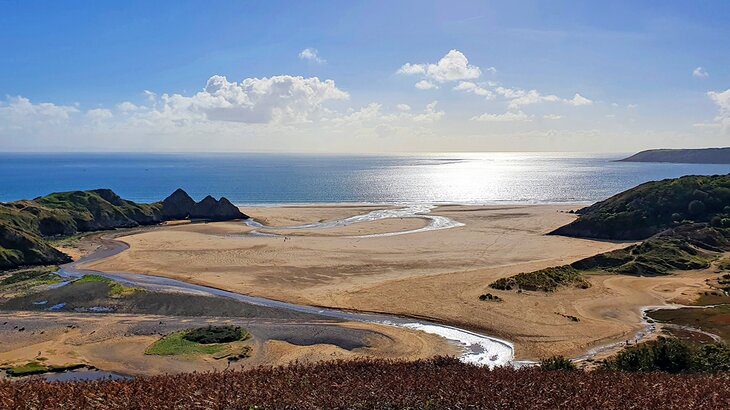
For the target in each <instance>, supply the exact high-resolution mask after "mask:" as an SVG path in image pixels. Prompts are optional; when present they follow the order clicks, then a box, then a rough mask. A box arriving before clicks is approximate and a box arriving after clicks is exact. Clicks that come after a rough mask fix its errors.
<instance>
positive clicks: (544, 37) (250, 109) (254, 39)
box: [0, 1, 730, 152]
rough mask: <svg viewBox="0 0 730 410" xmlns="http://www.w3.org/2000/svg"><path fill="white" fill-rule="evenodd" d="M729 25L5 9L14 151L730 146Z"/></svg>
mask: <svg viewBox="0 0 730 410" xmlns="http://www.w3.org/2000/svg"><path fill="white" fill-rule="evenodd" d="M637 3H640V4H637ZM728 21H730V3H728V2H725V1H716V2H701V3H699V2H689V1H687V2H667V1H661V2H660V1H657V2H577V1H571V2H560V1H541V2H538V1H509V2H507V1H505V2H425V1H418V2H415V1H414V2H405V1H403V2H386V1H383V2H376V1H368V2H341V1H337V2H324V1H322V2H273V1H269V2H179V1H178V2H132V1H130V2H119V3H112V2H53V1H49V2H39V1H0V49H2V53H0V142H1V143H2V145H3V148H1V149H3V150H9V151H49V150H50V151H54V150H60V151H75V150H91V151H99V150H112V151H146V150H150V151H167V150H172V151H201V150H203V151H227V150H230V151H298V152H302V151H317V152H404V151H405V152H408V151H490V150H500V151H502V150H508V151H509V150H517V151H524V150H530V151H532V150H537V151H563V150H569V151H576V150H577V151H612V152H616V151H632V150H636V149H643V148H653V147H660V146H661V147H685V146H687V147H689V146H693V147H700V146H717V145H730V144H728V141H730V92H728V91H727V90H728V89H730V41H728V39H730V25H729V24H728V23H727V22H728ZM305 49H310V52H309V53H304V54H302V52H303V50H305ZM315 50H316V54H315ZM451 50H454V52H455V53H450V52H451ZM456 53H458V54H456ZM307 57H308V58H307ZM442 59H445V60H443V61H442ZM439 61H442V64H441V65H439ZM464 61H466V62H465V63H464ZM407 63H409V64H412V65H414V66H417V68H415V69H414V72H412V73H410V74H408V73H407V72H406V71H407V70H402V69H401V68H402V67H403V66H404V65H405V64H407ZM462 63H463V64H462ZM459 64H462V65H461V66H460V65H459ZM429 65H432V66H433V70H432V71H433V73H431V74H429V67H430V66H429ZM451 69H454V70H456V71H448V70H451ZM472 69H473V70H472ZM445 70H446V71H445ZM477 73H478V75H477ZM213 76H222V77H225V81H226V83H220V82H217V83H216V84H217V85H216V88H215V89H212V88H208V89H206V84H207V83H208V81H209V79H210V78H211V77H213ZM300 77H301V80H299V78H300ZM247 78H248V79H256V80H261V79H272V78H275V79H276V81H274V82H261V81H252V82H248V83H246V84H247V85H246V86H243V80H244V79H247ZM314 78H316V79H317V82H314V81H313V80H312V79H314ZM310 80H311V81H310ZM326 80H331V82H327V83H325V81H326ZM417 83H420V85H419V87H420V88H427V89H419V88H416V87H415V84H417ZM462 83H464V84H462ZM221 84H222V85H221ZM204 90H205V91H204ZM262 90H263V91H262ZM533 90H534V92H533V93H530V92H531V91H533ZM252 92H256V93H259V94H257V97H255V98H253V99H251V98H250V97H251V94H250V93H252ZM201 93H202V94H201ZM262 93H263V94H262ZM576 94H578V95H579V96H580V98H579V99H577V100H576V99H575V98H576V97H575V96H576ZM521 95H522V96H524V95H528V96H531V97H532V98H528V99H524V98H522V99H519V98H521V97H520V96H521ZM125 102H126V103H128V104H129V105H124V106H122V105H121V104H123V103H125ZM434 102H435V104H434ZM406 106H407V107H408V109H406ZM123 107H127V108H123ZM131 107H134V108H133V109H132V108H131Z"/></svg>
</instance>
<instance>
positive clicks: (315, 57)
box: [299, 48, 327, 64]
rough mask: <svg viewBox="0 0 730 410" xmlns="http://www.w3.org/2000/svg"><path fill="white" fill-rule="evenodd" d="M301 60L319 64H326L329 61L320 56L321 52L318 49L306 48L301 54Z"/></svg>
mask: <svg viewBox="0 0 730 410" xmlns="http://www.w3.org/2000/svg"><path fill="white" fill-rule="evenodd" d="M299 59H300V60H307V61H311V62H313V63H317V64H324V63H326V62H327V60H325V59H323V58H321V57H320V56H319V52H318V51H317V49H316V48H305V49H304V50H302V51H301V52H300V53H299Z"/></svg>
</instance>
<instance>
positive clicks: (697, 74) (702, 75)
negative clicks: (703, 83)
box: [692, 67, 710, 78]
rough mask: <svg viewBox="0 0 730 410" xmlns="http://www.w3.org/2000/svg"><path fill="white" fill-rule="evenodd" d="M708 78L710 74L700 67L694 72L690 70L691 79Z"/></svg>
mask: <svg viewBox="0 0 730 410" xmlns="http://www.w3.org/2000/svg"><path fill="white" fill-rule="evenodd" d="M709 76H710V73H708V72H707V71H706V70H705V69H704V68H702V67H697V68H695V69H694V70H692V77H694V78H707V77H709Z"/></svg>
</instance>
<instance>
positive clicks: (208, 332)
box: [183, 325, 247, 345]
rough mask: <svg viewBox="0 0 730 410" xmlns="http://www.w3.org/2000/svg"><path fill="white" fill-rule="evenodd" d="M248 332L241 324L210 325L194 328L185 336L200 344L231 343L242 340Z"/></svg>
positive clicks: (186, 338)
mask: <svg viewBox="0 0 730 410" xmlns="http://www.w3.org/2000/svg"><path fill="white" fill-rule="evenodd" d="M246 335H247V334H246V332H245V331H244V330H243V329H242V328H241V327H239V326H229V325H226V326H208V327H199V328H197V329H192V330H190V331H188V332H187V333H185V335H184V336H183V338H184V339H185V340H189V341H191V342H195V343H200V344H204V345H207V344H213V343H230V342H235V341H237V340H241V339H243V338H244V336H246Z"/></svg>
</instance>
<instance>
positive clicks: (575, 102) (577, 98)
mask: <svg viewBox="0 0 730 410" xmlns="http://www.w3.org/2000/svg"><path fill="white" fill-rule="evenodd" d="M565 103H566V104H569V105H572V106H576V107H578V106H581V105H591V104H593V101H591V100H589V99H587V98H585V97H583V96H582V95H580V94H578V93H575V95H574V96H573V98H572V99H570V100H565Z"/></svg>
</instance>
